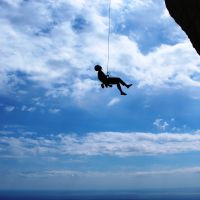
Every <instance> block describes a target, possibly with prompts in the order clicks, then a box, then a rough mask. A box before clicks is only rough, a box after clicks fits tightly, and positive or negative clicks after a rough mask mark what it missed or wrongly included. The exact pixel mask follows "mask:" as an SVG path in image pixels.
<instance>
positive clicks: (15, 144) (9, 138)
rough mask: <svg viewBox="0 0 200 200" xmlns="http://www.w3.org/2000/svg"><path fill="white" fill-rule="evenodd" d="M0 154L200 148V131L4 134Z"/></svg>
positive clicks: (150, 152) (119, 153)
mask: <svg viewBox="0 0 200 200" xmlns="http://www.w3.org/2000/svg"><path fill="white" fill-rule="evenodd" d="M0 147H1V148H0V154H1V156H3V157H4V156H6V155H9V156H14V157H15V156H16V157H24V156H32V155H41V156H45V155H48V156H53V155H78V156H81V155H85V156H99V155H110V156H119V157H126V156H141V155H164V154H180V153H186V152H199V151H200V135H199V132H198V131H197V132H195V133H183V134H180V133H160V134H153V133H142V132H141V133H139V132H133V133H120V132H101V133H88V134H86V135H85V136H78V135H75V134H59V135H51V136H50V137H49V136H46V137H41V136H40V137H39V136H32V135H31V136H30V135H27V136H20V137H14V136H13V134H9V135H2V136H1V138H0Z"/></svg>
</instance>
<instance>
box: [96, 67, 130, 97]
mask: <svg viewBox="0 0 200 200" xmlns="http://www.w3.org/2000/svg"><path fill="white" fill-rule="evenodd" d="M94 70H95V71H97V72H98V79H99V80H100V81H101V82H102V84H101V87H102V88H104V87H112V85H114V84H116V85H117V88H118V90H119V91H120V93H121V95H126V93H125V92H123V91H122V88H121V85H123V86H126V87H127V88H129V87H131V86H132V84H126V83H125V82H124V81H123V80H122V79H121V78H118V77H110V76H109V75H105V74H104V72H103V71H102V67H101V66H100V65H96V66H95V67H94ZM120 84H121V85H120Z"/></svg>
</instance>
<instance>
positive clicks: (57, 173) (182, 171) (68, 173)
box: [21, 166, 200, 178]
mask: <svg viewBox="0 0 200 200" xmlns="http://www.w3.org/2000/svg"><path fill="white" fill-rule="evenodd" d="M199 173H200V167H199V166H195V167H188V168H175V169H167V170H156V171H155V170H154V171H150V170H148V171H135V170H134V171H131V170H128V171H115V172H111V171H80V170H71V169H65V170H47V171H43V172H29V173H21V175H23V176H26V177H32V178H33V177H52V176H54V177H73V176H76V177H82V178H83V177H92V178H94V177H96V178H97V177H111V176H112V177H127V176H128V177H140V176H160V175H165V176H167V175H188V174H199Z"/></svg>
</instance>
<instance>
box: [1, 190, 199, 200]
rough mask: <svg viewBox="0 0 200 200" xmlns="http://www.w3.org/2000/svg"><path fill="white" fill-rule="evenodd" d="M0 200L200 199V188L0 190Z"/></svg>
mask: <svg viewBox="0 0 200 200" xmlns="http://www.w3.org/2000/svg"><path fill="white" fill-rule="evenodd" d="M0 200H200V189H199V190H197V189H195V190H194V189H192V190H184V189H181V190H137V191H27V190H26V191H22V190H20V191H19V190H18V191H13V190H9V191H8V190H7V191H0Z"/></svg>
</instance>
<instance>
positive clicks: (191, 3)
mask: <svg viewBox="0 0 200 200" xmlns="http://www.w3.org/2000/svg"><path fill="white" fill-rule="evenodd" d="M165 4H166V7H167V9H168V11H169V13H170V15H171V16H172V17H173V18H174V20H175V21H176V23H177V24H179V25H180V26H181V28H182V29H183V30H184V31H185V33H186V34H187V36H188V37H189V39H190V41H191V42H192V45H193V46H194V48H195V49H196V51H197V53H198V54H199V55H200V0H165Z"/></svg>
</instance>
